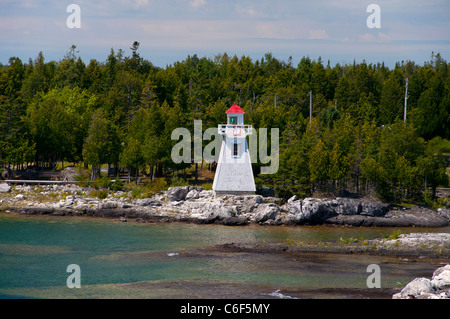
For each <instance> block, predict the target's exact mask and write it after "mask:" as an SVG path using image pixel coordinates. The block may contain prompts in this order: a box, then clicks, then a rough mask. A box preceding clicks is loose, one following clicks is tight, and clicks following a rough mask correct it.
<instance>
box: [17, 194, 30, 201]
mask: <svg viewBox="0 0 450 319" xmlns="http://www.w3.org/2000/svg"><path fill="white" fill-rule="evenodd" d="M15 198H16V199H17V200H24V199H26V198H27V197H26V196H25V195H23V194H19V195H17V196H16V197H15Z"/></svg>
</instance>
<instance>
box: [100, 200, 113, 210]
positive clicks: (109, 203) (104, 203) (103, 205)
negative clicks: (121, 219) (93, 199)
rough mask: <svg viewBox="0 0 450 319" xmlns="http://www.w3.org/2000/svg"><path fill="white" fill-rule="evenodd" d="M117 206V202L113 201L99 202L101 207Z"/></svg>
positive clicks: (111, 207) (110, 207)
mask: <svg viewBox="0 0 450 319" xmlns="http://www.w3.org/2000/svg"><path fill="white" fill-rule="evenodd" d="M116 207H117V203H116V202H114V201H106V202H103V203H102V204H101V209H114V208H116Z"/></svg>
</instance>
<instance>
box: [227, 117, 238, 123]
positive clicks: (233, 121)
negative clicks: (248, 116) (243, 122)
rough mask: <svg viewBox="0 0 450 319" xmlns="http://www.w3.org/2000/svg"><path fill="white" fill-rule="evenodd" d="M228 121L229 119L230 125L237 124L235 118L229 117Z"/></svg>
mask: <svg viewBox="0 0 450 319" xmlns="http://www.w3.org/2000/svg"><path fill="white" fill-rule="evenodd" d="M229 119H230V124H233V125H235V124H237V117H236V116H230V117H229Z"/></svg>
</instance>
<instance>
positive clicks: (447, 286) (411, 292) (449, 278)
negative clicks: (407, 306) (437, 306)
mask: <svg viewBox="0 0 450 319" xmlns="http://www.w3.org/2000/svg"><path fill="white" fill-rule="evenodd" d="M392 298H393V299H450V265H446V266H444V267H441V268H439V269H437V270H436V271H435V272H434V273H433V277H432V278H431V280H430V279H428V278H416V279H414V280H413V281H411V282H410V283H409V284H407V285H406V286H405V288H403V289H402V291H401V292H399V293H397V294H394V295H393V296H392Z"/></svg>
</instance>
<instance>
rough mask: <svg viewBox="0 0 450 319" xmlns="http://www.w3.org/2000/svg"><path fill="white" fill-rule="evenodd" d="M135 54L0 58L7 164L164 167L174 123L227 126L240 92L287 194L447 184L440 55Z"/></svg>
mask: <svg viewBox="0 0 450 319" xmlns="http://www.w3.org/2000/svg"><path fill="white" fill-rule="evenodd" d="M130 51H131V54H130V55H125V52H124V51H123V50H121V49H119V50H117V51H115V50H114V49H111V51H110V52H109V55H108V56H107V58H106V60H105V61H97V60H95V59H91V60H90V62H89V64H86V63H85V62H84V61H83V60H82V59H81V58H80V57H79V55H78V51H77V49H76V46H72V47H71V48H70V49H69V51H68V52H67V53H66V55H65V56H64V57H63V58H62V59H61V60H59V61H48V62H47V61H45V59H44V54H43V53H42V52H40V53H39V54H38V56H37V58H36V59H34V60H32V59H30V60H29V61H28V63H25V62H23V61H21V60H20V59H19V58H17V57H12V58H10V59H9V64H8V65H0V136H1V138H0V166H3V167H7V168H10V169H13V168H14V169H22V168H24V165H25V167H26V166H27V163H28V164H31V163H33V164H34V165H35V166H36V167H40V168H50V169H52V168H54V167H55V163H58V162H61V161H67V162H74V163H84V165H90V167H92V177H94V178H95V177H96V176H98V174H99V168H100V166H101V165H104V164H110V165H112V166H114V167H116V168H119V167H125V168H128V171H129V172H133V174H136V175H139V174H141V173H146V174H147V175H149V176H150V178H152V179H154V178H155V177H163V176H166V175H167V174H169V173H172V174H173V172H176V171H178V170H181V169H184V168H186V167H187V164H175V163H174V162H173V161H172V160H171V156H170V155H171V149H172V147H173V146H174V144H175V143H177V141H172V140H171V133H172V131H173V130H174V129H175V128H178V127H185V128H187V129H189V130H193V121H194V120H202V121H203V127H204V128H207V127H217V125H218V124H220V123H223V122H225V111H226V110H227V109H228V108H229V107H230V106H231V105H232V104H233V103H234V102H237V103H238V104H239V105H240V106H241V107H242V108H243V109H244V111H245V112H246V118H245V121H246V123H248V124H252V125H253V126H254V127H255V128H256V129H259V128H279V132H280V165H279V167H280V168H279V170H278V172H277V173H276V174H273V175H261V174H259V167H260V165H259V164H254V173H255V176H256V181H257V183H258V185H259V186H270V187H272V188H273V189H274V190H275V192H276V195H277V196H281V197H285V198H287V197H289V196H292V195H294V194H297V195H299V196H308V195H311V194H314V193H317V192H324V193H329V192H333V193H337V192H352V193H357V194H360V195H375V196H378V197H380V198H382V199H384V200H392V201H402V200H407V199H415V200H419V199H420V200H423V199H424V198H425V197H426V195H427V193H426V192H424V191H425V190H426V189H427V188H428V189H430V190H431V192H430V193H429V194H428V195H429V198H431V197H433V196H435V193H436V187H438V186H440V185H443V186H445V185H447V184H448V177H447V175H446V160H445V157H444V156H443V154H445V153H449V152H450V146H449V141H448V140H449V138H450V68H449V67H448V64H447V62H446V61H445V59H443V58H442V57H441V56H440V54H434V53H432V56H431V59H430V61H427V62H425V63H424V64H423V65H419V64H416V63H415V62H413V61H406V62H404V61H402V62H398V63H396V65H395V67H394V68H393V69H390V68H388V67H386V66H385V65H384V63H383V62H380V63H377V64H367V63H366V62H365V61H363V62H361V63H356V62H354V63H353V64H345V65H340V64H336V65H334V66H331V65H330V62H329V61H328V63H324V61H322V59H321V58H319V59H318V60H312V59H311V58H309V57H303V58H301V60H300V62H299V63H298V65H293V62H292V58H290V59H289V60H288V61H280V60H278V59H277V58H275V57H274V56H273V55H272V54H271V53H267V54H265V55H264V56H263V57H262V58H261V59H257V60H252V59H251V58H250V57H248V56H242V57H240V58H239V57H237V56H229V55H227V54H226V53H223V54H218V55H216V56H214V57H213V58H207V57H202V58H200V57H198V56H197V55H193V56H188V57H187V58H186V59H185V60H183V61H178V62H175V63H174V64H172V65H168V66H166V67H164V68H162V67H156V66H154V65H153V64H152V63H151V62H150V61H148V60H146V59H144V58H143V57H141V56H140V54H139V52H138V51H139V42H137V41H135V42H134V43H133V44H132V46H131V48H130ZM407 80H408V92H407V120H406V121H403V116H404V105H405V87H406V81H407ZM310 92H312V118H310V116H309V112H310ZM269 131H270V130H269ZM269 140H270V137H269Z"/></svg>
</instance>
